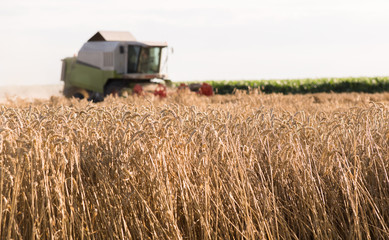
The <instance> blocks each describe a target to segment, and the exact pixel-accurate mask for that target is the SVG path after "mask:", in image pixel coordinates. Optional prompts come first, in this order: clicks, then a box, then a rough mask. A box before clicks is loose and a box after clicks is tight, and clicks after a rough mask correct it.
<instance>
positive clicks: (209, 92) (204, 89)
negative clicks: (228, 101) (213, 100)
mask: <svg viewBox="0 0 389 240" xmlns="http://www.w3.org/2000/svg"><path fill="white" fill-rule="evenodd" d="M198 93H199V94H200V95H204V96H208V97H209V96H213V88H212V86H211V85H210V84H208V83H203V84H202V85H201V87H200V89H199V92H198Z"/></svg>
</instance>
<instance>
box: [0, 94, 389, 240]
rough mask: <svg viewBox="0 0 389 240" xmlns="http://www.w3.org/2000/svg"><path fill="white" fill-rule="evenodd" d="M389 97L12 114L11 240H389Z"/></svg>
mask: <svg viewBox="0 0 389 240" xmlns="http://www.w3.org/2000/svg"><path fill="white" fill-rule="evenodd" d="M388 101H389V94H373V95H372V94H315V95H286V96H284V95H277V94H272V95H263V94H260V93H255V92H253V93H250V94H245V93H242V92H237V93H236V94H235V95H231V96H214V97H211V98H206V97H200V96H196V95H190V94H189V95H188V94H173V95H172V96H170V97H169V98H167V99H164V100H159V99H157V98H154V97H145V98H137V97H131V96H130V97H128V98H125V99H115V98H108V99H106V101H105V102H103V103H98V104H94V103H89V102H87V101H77V100H74V99H73V100H66V99H63V98H56V97H53V98H52V99H51V100H50V101H43V100H40V101H39V100H36V101H35V102H24V101H17V102H8V103H4V104H3V105H2V106H0V112H1V115H0V193H1V195H0V236H1V238H2V239H231V238H233V239H235V238H237V239H379V238H382V239H385V238H388V237H389V226H388V224H389V211H388V207H389V176H388V171H389V152H388V150H389V148H388V143H389V109H388Z"/></svg>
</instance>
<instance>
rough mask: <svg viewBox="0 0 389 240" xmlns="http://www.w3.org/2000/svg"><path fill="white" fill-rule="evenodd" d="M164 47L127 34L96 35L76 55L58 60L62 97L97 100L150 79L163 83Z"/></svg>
mask: <svg viewBox="0 0 389 240" xmlns="http://www.w3.org/2000/svg"><path fill="white" fill-rule="evenodd" d="M166 47H167V43H166V42H142V41H137V40H136V39H135V38H134V37H133V36H132V34H131V33H129V32H102V31H100V32H97V33H96V34H95V35H94V36H93V37H92V38H90V39H89V40H88V42H86V43H85V44H84V45H83V46H82V48H81V49H80V51H79V52H78V55H77V56H74V57H68V58H65V59H63V60H62V62H63V63H62V74H61V80H63V81H64V83H65V84H64V94H65V96H67V97H77V98H87V99H92V100H99V99H102V98H103V97H104V96H106V95H108V94H120V93H121V91H122V90H123V89H132V88H133V87H134V86H135V85H137V84H138V85H139V84H140V85H145V84H150V83H151V82H152V80H153V79H160V80H167V75H166V74H162V73H161V62H162V55H163V54H162V53H163V51H164V49H165V48H166Z"/></svg>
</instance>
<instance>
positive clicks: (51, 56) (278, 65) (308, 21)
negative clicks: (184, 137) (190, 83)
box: [0, 0, 389, 85]
mask: <svg viewBox="0 0 389 240" xmlns="http://www.w3.org/2000/svg"><path fill="white" fill-rule="evenodd" d="M388 12H389V1H388V0H295V1H292V0H256V1H255V0H240V1H237V0H233V1H231V0H216V1H212V0H195V1H192V0H190V1H180V0H164V1H161V0H151V1H147V0H146V1H145V0H141V1H139V0H138V1H128V0H111V1H100V0H93V1H92V0H84V1H82V2H81V1H79V0H77V1H76V0H67V1H54V0H34V1H31V0H18V1H14V0H1V1H0V30H1V33H0V34H1V35H0V85H15V84H18V85H31V84H57V83H59V82H60V80H59V78H60V72H61V59H62V58H65V57H70V56H73V55H74V54H76V53H77V52H78V50H79V49H80V48H81V46H82V45H83V44H84V42H86V41H87V40H88V39H89V38H90V37H91V36H92V35H94V34H95V33H96V32H97V31H99V30H118V31H130V32H131V33H132V34H133V35H134V36H135V37H136V38H137V39H138V40H145V41H147V40H149V41H167V42H168V43H169V45H170V46H171V47H173V48H174V53H173V55H170V56H169V63H168V66H169V68H168V73H169V75H170V77H171V79H172V80H173V81H183V80H243V79H246V80H251V79H286V78H288V79H293V78H317V77H349V76H353V77H359V76H389V60H388V56H389V31H388V30H389V14H388Z"/></svg>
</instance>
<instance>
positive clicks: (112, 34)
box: [88, 31, 136, 42]
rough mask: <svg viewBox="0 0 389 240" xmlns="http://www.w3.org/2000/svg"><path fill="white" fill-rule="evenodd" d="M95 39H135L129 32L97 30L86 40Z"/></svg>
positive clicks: (116, 40) (119, 40)
mask: <svg viewBox="0 0 389 240" xmlns="http://www.w3.org/2000/svg"><path fill="white" fill-rule="evenodd" d="M95 41H107V42H108V41H109V42H112V41H115V42H126V41H136V39H135V37H134V36H133V35H132V34H131V33H130V32H118V31H99V32H97V33H96V34H95V35H93V36H92V37H91V38H90V39H89V40H88V42H95Z"/></svg>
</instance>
